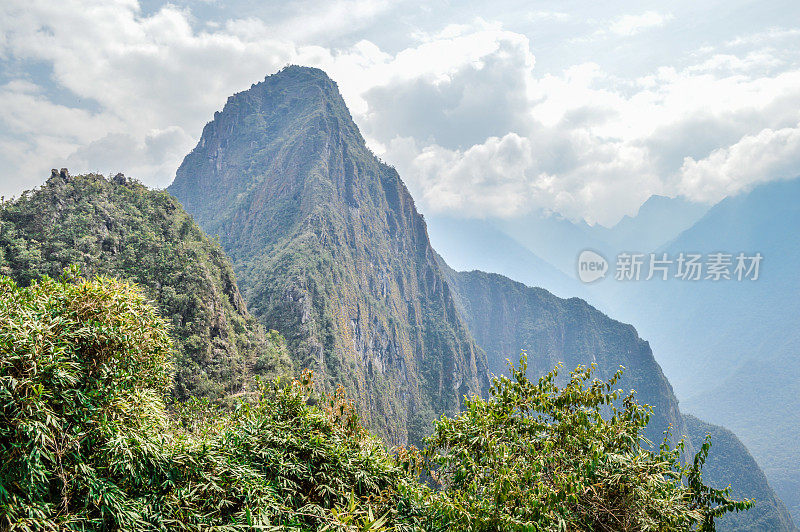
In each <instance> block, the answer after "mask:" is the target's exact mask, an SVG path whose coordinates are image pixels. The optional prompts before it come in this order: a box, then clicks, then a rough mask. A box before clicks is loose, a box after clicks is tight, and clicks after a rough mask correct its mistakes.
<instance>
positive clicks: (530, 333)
mask: <svg viewBox="0 0 800 532" xmlns="http://www.w3.org/2000/svg"><path fill="white" fill-rule="evenodd" d="M447 272H448V278H449V279H450V282H451V283H452V286H453V288H454V290H455V292H456V293H457V295H458V302H459V306H460V308H461V310H462V311H463V315H464V317H465V319H466V321H467V324H468V326H469V328H470V331H471V332H472V334H473V335H474V337H475V340H476V342H477V343H478V345H480V346H481V347H482V348H483V349H484V350H485V351H486V357H487V365H488V367H489V370H490V371H491V372H493V373H495V374H500V373H505V372H506V368H507V362H506V360H507V359H511V360H512V361H515V360H516V358H517V357H518V355H519V352H520V351H521V350H523V349H524V350H526V351H527V352H528V354H529V356H528V368H529V372H530V373H531V375H532V376H539V375H543V374H545V373H547V372H548V371H550V370H551V369H552V368H553V367H554V366H555V365H556V364H559V363H563V364H564V370H565V371H570V370H573V369H575V367H577V366H578V365H581V364H583V365H587V364H592V363H595V364H597V370H596V371H597V373H596V375H597V376H598V377H599V378H602V379H608V378H609V377H611V376H612V375H613V374H614V373H615V372H616V371H617V370H618V369H619V367H620V366H624V367H625V371H624V374H623V380H622V381H621V383H620V386H621V387H622V388H623V389H625V390H629V389H634V390H636V396H637V398H638V400H639V402H641V403H647V404H649V405H650V406H652V407H653V416H652V418H651V422H650V426H649V428H648V437H649V438H650V439H651V440H652V441H653V442H655V443H659V442H660V441H661V440H662V439H663V431H665V430H666V429H667V428H668V427H670V426H672V428H673V432H674V435H675V436H677V437H679V436H680V434H683V433H684V432H685V430H684V427H683V419H682V418H681V415H680V411H679V410H678V400H677V399H676V398H675V395H674V394H673V393H672V387H671V386H670V384H669V381H667V379H666V377H665V376H664V374H663V373H662V372H661V368H660V367H659V365H658V363H657V362H656V361H655V359H654V358H653V353H652V351H651V350H650V346H649V345H648V343H647V342H646V341H644V340H642V339H641V338H639V335H638V334H636V330H635V329H634V328H633V327H632V326H631V325H626V324H624V323H620V322H618V321H615V320H613V319H611V318H609V317H608V316H606V315H605V314H603V313H602V312H600V311H599V310H597V309H595V308H594V307H592V306H591V305H589V304H588V303H586V302H585V301H583V300H582V299H578V298H572V299H561V298H559V297H556V296H554V295H553V294H551V293H550V292H548V291H547V290H543V289H541V288H531V287H528V286H525V285H523V284H522V283H518V282H516V281H512V280H511V279H509V278H507V277H503V276H502V275H497V274H493V273H485V272H481V271H471V272H456V271H453V270H450V269H448V270H447Z"/></svg>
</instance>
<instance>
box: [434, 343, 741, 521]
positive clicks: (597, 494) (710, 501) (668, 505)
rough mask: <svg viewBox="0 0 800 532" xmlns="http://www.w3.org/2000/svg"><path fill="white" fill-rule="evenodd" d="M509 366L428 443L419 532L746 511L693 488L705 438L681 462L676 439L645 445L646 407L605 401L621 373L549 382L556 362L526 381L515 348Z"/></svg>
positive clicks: (588, 373)
mask: <svg viewBox="0 0 800 532" xmlns="http://www.w3.org/2000/svg"><path fill="white" fill-rule="evenodd" d="M510 370H511V371H510V373H511V375H512V376H511V378H507V377H500V378H497V379H495V380H494V383H493V386H492V388H491V391H490V394H491V396H490V398H489V399H488V400H483V399H481V398H479V397H473V398H472V399H468V400H466V401H465V404H464V410H463V412H462V413H461V414H460V415H459V416H457V417H455V418H452V419H450V418H447V417H444V416H443V417H442V418H441V420H439V421H437V422H436V424H435V432H434V434H433V435H432V436H431V437H430V438H428V439H427V442H426V443H427V448H426V449H425V456H426V459H427V462H428V467H429V469H430V470H431V475H432V476H433V478H434V479H435V480H436V481H437V482H438V483H439V484H440V486H441V489H440V491H439V492H438V494H437V495H438V496H437V497H435V498H434V499H433V505H432V510H431V514H430V519H429V526H428V528H429V529H439V530H447V529H453V528H456V529H460V530H476V531H477V530H481V531H483V530H486V531H489V530H554V531H555V530H557V531H561V530H609V531H612V530H613V531H622V530H631V531H634V530H635V531H645V530H665V531H666V530H693V529H694V528H696V527H697V528H698V529H699V530H714V517H715V516H717V515H721V514H723V513H726V512H728V511H732V510H735V511H739V510H744V509H747V508H749V507H750V506H751V503H750V502H747V501H746V502H736V501H733V500H731V499H730V498H729V497H728V492H727V490H714V489H712V488H709V487H707V486H705V485H703V483H702V481H701V477H700V471H701V469H702V466H703V462H704V461H705V457H706V456H707V454H708V450H709V447H710V443H709V442H708V441H707V442H706V443H705V445H703V447H702V449H701V451H700V452H699V453H698V455H697V456H696V457H695V458H694V461H693V463H692V464H691V465H689V466H684V465H682V464H681V461H680V458H681V454H682V450H683V445H682V443H681V444H680V445H679V446H678V448H676V449H670V447H669V444H668V443H667V442H668V441H669V440H668V438H666V437H665V439H664V443H663V444H662V445H661V447H660V449H659V451H658V452H656V453H654V452H651V451H650V450H649V448H650V442H648V441H647V440H646V439H644V437H643V436H642V431H643V430H644V428H645V427H646V426H647V422H648V419H649V416H650V410H649V408H647V407H642V406H640V405H638V404H637V403H636V402H635V400H634V397H633V394H630V395H628V396H627V397H625V398H624V399H623V401H622V405H620V408H618V407H617V406H615V405H618V403H619V401H618V400H619V399H620V392H619V391H615V390H614V386H615V384H616V383H617V380H618V379H619V378H620V377H621V376H622V371H619V372H617V374H616V375H615V376H614V377H613V378H612V379H611V380H609V381H607V382H605V381H601V380H598V379H592V370H593V368H583V367H579V368H578V369H576V370H575V371H574V372H572V374H571V379H570V381H569V382H568V383H567V385H566V386H565V387H564V388H559V387H558V386H557V385H556V384H555V381H556V377H557V375H558V368H556V369H555V370H553V371H552V372H550V373H549V374H548V375H545V376H544V377H542V378H541V379H539V381H538V382H532V381H530V380H528V379H527V377H526V376H525V375H526V370H527V358H526V356H525V355H524V354H523V357H522V359H521V361H520V364H519V366H518V367H516V368H515V367H513V366H511V368H510ZM437 523H444V524H445V525H444V526H436V525H437Z"/></svg>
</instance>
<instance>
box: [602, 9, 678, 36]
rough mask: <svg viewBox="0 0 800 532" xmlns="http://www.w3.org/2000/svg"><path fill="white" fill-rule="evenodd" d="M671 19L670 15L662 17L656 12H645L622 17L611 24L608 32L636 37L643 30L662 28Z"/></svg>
mask: <svg viewBox="0 0 800 532" xmlns="http://www.w3.org/2000/svg"><path fill="white" fill-rule="evenodd" d="M672 19H673V16H672V15H671V14H666V15H664V14H661V13H659V12H658V11H646V12H644V13H641V14H639V15H623V16H621V17H619V18H617V19H616V20H614V21H613V22H612V23H611V26H609V31H610V32H611V33H613V34H615V35H621V36H629V35H636V34H637V33H641V32H642V31H644V30H647V29H651V28H657V27H659V26H663V25H664V24H666V23H667V22H669V21H670V20H672Z"/></svg>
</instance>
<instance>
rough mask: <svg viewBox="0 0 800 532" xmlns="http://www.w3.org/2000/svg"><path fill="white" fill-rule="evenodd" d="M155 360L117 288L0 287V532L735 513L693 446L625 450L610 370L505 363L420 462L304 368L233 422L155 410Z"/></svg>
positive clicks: (467, 524) (623, 524) (72, 277)
mask: <svg viewBox="0 0 800 532" xmlns="http://www.w3.org/2000/svg"><path fill="white" fill-rule="evenodd" d="M171 357H172V348H171V343H170V340H169V336H168V328H167V326H166V324H165V322H164V321H163V320H162V319H161V318H160V317H159V316H158V314H157V312H156V311H155V310H154V306H153V305H152V304H150V303H149V302H148V301H146V300H145V299H144V298H143V296H142V294H141V293H140V292H139V290H138V289H137V288H136V287H134V286H131V285H129V284H126V283H123V282H120V281H117V280H114V279H109V278H103V277H99V278H96V279H94V280H91V281H88V280H86V279H83V278H81V277H80V276H79V275H78V274H77V272H75V271H73V270H69V271H67V273H66V274H65V275H64V276H63V277H62V278H61V279H59V280H52V279H49V278H43V279H42V280H41V281H36V282H33V283H32V284H31V285H30V286H29V287H27V288H21V287H19V286H17V285H16V284H14V282H13V281H11V280H10V279H8V278H4V277H0V529H2V530H6V529H8V530H19V531H33V530H53V531H55V530H125V531H129V530H130V531H151V530H153V531H154V530H198V531H199V530H212V529H213V530H226V531H235V530H347V531H351V530H352V531H355V530H373V531H377V530H398V531H399V530H691V529H693V528H696V527H700V528H701V529H702V530H713V526H714V523H713V521H714V517H715V516H716V515H719V514H721V513H724V512H726V511H730V510H739V509H744V508H746V507H748V506H749V503H747V502H735V501H732V500H730V499H729V498H728V496H727V493H726V492H725V491H717V490H713V489H710V488H708V487H706V486H704V485H703V483H702V479H701V477H700V470H701V468H702V465H703V461H704V459H705V456H706V455H707V453H708V445H709V444H708V443H706V445H704V446H703V448H702V449H701V451H700V453H698V455H697V457H696V458H695V460H694V462H693V463H692V464H691V465H690V466H683V465H682V464H681V462H680V458H681V452H682V449H681V448H678V449H670V448H668V446H667V444H666V443H665V444H664V445H663V446H662V447H661V449H660V450H659V452H657V453H652V452H650V451H649V450H648V448H647V447H646V446H643V444H642V437H641V431H642V429H643V428H644V427H645V426H646V424H647V418H648V412H647V410H646V409H644V408H642V407H640V406H638V405H637V404H636V403H635V401H634V400H633V397H632V396H629V397H627V398H625V399H624V401H623V403H622V407H621V409H617V408H615V407H614V404H615V401H617V400H618V399H619V395H618V392H614V391H612V389H613V386H614V385H615V384H616V379H617V378H619V374H618V375H617V377H615V379H612V380H611V381H610V382H601V381H597V380H591V370H590V369H581V368H579V370H577V371H576V372H574V373H573V375H572V378H571V380H570V382H569V383H568V384H567V386H566V387H564V388H563V389H562V388H559V387H557V386H556V385H555V379H556V376H557V372H555V371H554V372H553V373H551V374H550V375H547V376H545V377H543V378H542V379H540V380H539V381H538V383H534V382H531V381H529V380H527V378H526V377H525V369H526V368H525V359H524V358H523V359H522V362H521V364H520V367H519V368H512V378H511V379H508V378H504V377H503V378H499V379H496V380H495V383H494V387H493V388H492V392H491V397H490V398H489V399H488V400H483V399H480V398H472V399H469V400H467V401H466V402H465V410H464V412H463V413H462V414H460V415H459V416H456V417H454V418H447V417H444V416H443V417H442V418H441V420H440V421H439V422H437V423H436V426H435V432H434V434H433V435H432V436H431V437H430V438H429V439H428V441H427V445H428V447H427V448H426V449H425V451H424V452H423V453H422V454H420V453H418V452H416V451H415V450H413V449H410V450H409V449H403V448H401V449H397V450H395V452H389V451H387V449H386V448H385V447H384V445H383V444H382V443H381V442H380V441H379V440H377V439H376V438H374V437H372V436H371V435H370V434H369V433H368V432H367V431H366V430H365V429H364V428H363V426H362V425H361V424H360V422H359V419H358V416H357V414H356V412H355V409H354V407H353V405H352V403H350V402H349V401H347V400H346V398H345V393H344V390H342V389H339V390H338V391H337V392H336V393H335V394H333V395H332V396H329V397H328V396H320V395H318V394H316V393H315V392H314V391H313V385H312V382H311V380H312V379H311V374H310V373H308V372H307V373H304V374H302V376H301V377H300V378H299V379H297V380H293V381H290V382H281V381H280V380H275V381H272V382H267V383H261V384H260V386H259V389H258V390H257V392H256V393H254V394H247V395H243V399H242V400H241V401H240V402H239V404H238V407H237V408H236V409H235V410H234V411H233V412H231V411H228V410H221V409H220V407H218V406H212V405H211V404H210V403H209V402H208V401H207V400H205V399H203V400H195V399H193V400H189V401H187V402H185V403H182V404H178V405H176V406H175V407H174V408H173V409H170V410H168V409H167V408H166V407H165V404H164V397H166V396H168V394H169V390H170V386H171V382H172V375H171V365H170V360H171ZM601 414H604V415H601ZM665 441H666V440H665ZM420 478H422V479H423V480H424V481H422V482H421V481H420Z"/></svg>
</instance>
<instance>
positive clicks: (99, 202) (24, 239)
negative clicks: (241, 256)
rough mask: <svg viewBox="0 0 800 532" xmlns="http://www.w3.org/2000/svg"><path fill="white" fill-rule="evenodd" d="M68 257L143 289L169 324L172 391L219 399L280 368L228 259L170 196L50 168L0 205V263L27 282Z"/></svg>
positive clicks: (272, 340)
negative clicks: (35, 184) (37, 184)
mask: <svg viewBox="0 0 800 532" xmlns="http://www.w3.org/2000/svg"><path fill="white" fill-rule="evenodd" d="M71 264H78V265H79V266H80V267H81V270H82V272H83V274H84V275H87V276H92V275H109V276H113V277H119V278H122V279H125V280H129V281H133V282H135V283H137V284H139V285H141V286H142V287H144V289H145V290H146V293H147V296H148V297H150V298H152V300H153V301H155V303H156V304H157V305H158V307H159V310H160V311H161V313H162V314H163V315H164V317H165V318H166V319H167V320H169V321H170V322H171V324H172V331H171V333H172V334H171V335H172V338H173V341H174V342H175V347H176V353H177V360H176V364H175V366H176V371H177V374H176V382H175V384H176V390H175V391H176V394H177V396H178V397H179V398H184V397H187V396H189V395H195V396H200V397H206V398H208V399H210V400H212V401H221V402H225V401H227V400H229V399H230V397H231V396H233V395H236V394H240V393H241V392H244V391H247V390H248V389H249V388H250V387H252V386H253V384H254V383H253V377H254V376H255V375H260V376H261V377H265V378H268V377H272V376H275V375H278V374H284V373H288V372H289V371H290V360H289V358H288V352H287V351H286V347H285V345H284V343H283V340H282V339H281V338H280V337H279V336H278V335H277V334H272V333H265V331H264V330H263V328H262V327H261V326H260V325H259V324H258V323H257V322H256V320H255V318H254V317H253V316H251V315H250V314H249V313H248V312H247V310H246V308H245V304H244V300H243V298H242V296H241V294H240V292H239V288H238V286H237V283H236V278H235V276H234V273H233V268H232V267H231V264H230V261H229V260H228V258H227V257H226V256H225V253H224V252H223V251H222V249H221V248H220V246H219V245H218V244H216V243H215V242H213V241H211V240H210V239H209V238H208V237H206V235H205V234H204V233H203V232H202V230H201V229H200V228H199V227H198V226H197V224H196V223H194V221H193V220H192V219H191V217H190V216H189V215H187V214H186V212H185V211H184V210H183V209H182V208H181V206H180V205H179V204H178V202H177V201H175V199H174V198H172V197H171V196H169V195H168V194H166V193H164V192H157V191H151V190H148V189H147V188H146V187H144V186H142V185H141V184H139V183H137V182H136V181H132V180H130V179H128V178H125V177H124V176H122V175H121V174H120V175H117V176H116V177H115V178H114V179H112V180H107V179H105V178H104V177H103V176H101V175H83V176H73V177H70V176H68V175H66V174H64V175H59V174H58V173H56V172H54V174H53V176H52V177H51V178H50V179H49V180H48V181H47V183H45V184H44V185H43V186H42V187H41V188H39V189H37V190H35V191H33V192H26V193H25V194H23V195H22V197H20V198H19V199H17V200H16V201H13V202H6V203H5V204H3V205H2V210H0V273H2V274H4V275H10V276H11V277H13V278H14V279H15V280H16V281H17V282H19V283H21V284H23V285H27V284H28V283H30V281H31V280H33V279H36V278H39V277H41V276H42V275H49V276H51V277H58V276H59V275H61V272H62V271H63V269H64V268H65V267H67V266H69V265H71Z"/></svg>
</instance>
